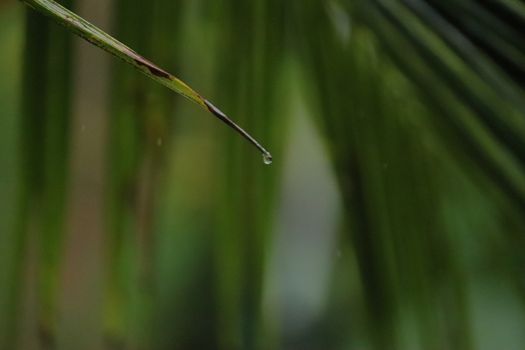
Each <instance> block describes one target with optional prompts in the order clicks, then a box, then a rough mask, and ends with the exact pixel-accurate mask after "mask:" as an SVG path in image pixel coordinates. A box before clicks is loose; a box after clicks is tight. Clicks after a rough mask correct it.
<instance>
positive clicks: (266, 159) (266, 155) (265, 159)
mask: <svg viewBox="0 0 525 350" xmlns="http://www.w3.org/2000/svg"><path fill="white" fill-rule="evenodd" d="M272 161H273V160H272V155H271V154H270V153H263V162H264V164H266V165H270V164H272Z"/></svg>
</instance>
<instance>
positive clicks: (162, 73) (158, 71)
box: [135, 58, 171, 79]
mask: <svg viewBox="0 0 525 350" xmlns="http://www.w3.org/2000/svg"><path fill="white" fill-rule="evenodd" d="M135 62H136V63H137V64H138V65H139V66H142V67H146V68H147V69H148V70H149V71H150V73H151V74H153V75H155V76H157V77H159V78H165V79H170V77H171V75H170V74H169V73H168V72H166V71H165V70H162V69H160V68H159V67H157V66H156V65H154V64H153V63H151V62H149V61H147V60H145V59H143V58H135Z"/></svg>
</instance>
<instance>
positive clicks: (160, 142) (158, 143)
mask: <svg viewBox="0 0 525 350" xmlns="http://www.w3.org/2000/svg"><path fill="white" fill-rule="evenodd" d="M157 146H159V147H161V146H162V139H161V138H160V137H159V138H158V139H157Z"/></svg>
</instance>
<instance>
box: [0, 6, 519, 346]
mask: <svg viewBox="0 0 525 350" xmlns="http://www.w3.org/2000/svg"><path fill="white" fill-rule="evenodd" d="M66 5H68V7H70V6H71V4H69V3H68V4H66ZM112 8H113V13H114V15H113V17H112V18H113V22H112V27H111V30H109V32H111V33H112V34H114V35H115V37H117V38H118V39H119V40H121V41H122V42H124V43H126V44H127V45H129V46H130V47H132V48H133V49H135V50H136V51H137V52H140V53H141V54H144V56H146V57H150V58H152V61H153V62H155V64H158V65H159V66H160V67H165V68H166V70H167V71H169V72H172V73H174V74H176V75H177V76H184V78H185V80H187V81H188V82H191V85H192V86H195V87H198V90H199V91H203V92H204V93H205V95H206V96H210V98H211V99H212V100H213V101H217V103H218V105H220V106H221V109H223V110H224V111H225V112H227V114H228V115H231V116H232V117H234V119H235V120H236V121H238V122H239V124H240V125H242V126H243V127H245V128H246V129H247V130H249V131H250V132H251V133H253V135H255V136H256V137H257V139H261V140H264V141H265V143H267V146H268V148H269V149H271V150H272V152H273V155H274V164H273V165H272V166H271V167H267V166H264V165H263V164H262V161H261V159H260V157H259V156H258V155H257V154H254V152H253V149H252V148H251V147H249V146H247V145H246V143H245V142H244V140H242V139H240V138H238V137H236V136H235V135H233V133H230V132H228V131H227V129H226V128H224V127H223V126H222V125H220V124H219V123H217V121H216V120H212V119H211V118H209V117H208V116H207V115H206V113H205V112H204V111H200V110H197V109H195V108H194V106H191V105H189V104H188V103H186V102H185V101H183V100H182V99H180V98H177V97H175V96H174V94H173V93H172V92H170V91H169V90H167V89H165V88H164V87H162V86H160V85H158V84H156V83H155V82H153V81H150V80H148V79H145V78H144V77H143V76H141V75H139V74H137V72H136V71H134V70H132V69H129V67H128V66H126V65H125V64H123V63H122V62H119V61H116V60H113V61H112V63H111V67H112V68H111V76H110V78H111V82H110V87H111V89H110V96H109V99H110V106H109V108H108V109H109V113H108V116H110V119H109V120H108V121H107V122H108V125H109V133H108V136H107V138H104V139H94V140H93V143H94V144H95V143H104V145H107V147H106V148H107V150H108V153H109V154H108V157H107V162H106V163H105V164H104V167H103V171H104V174H105V176H103V179H102V180H101V182H102V183H101V184H99V185H100V188H103V189H104V191H103V192H102V193H104V194H105V197H104V198H99V201H98V202H100V203H104V202H107V210H104V209H100V208H98V209H97V208H92V209H93V210H94V212H100V211H101V210H104V212H103V213H102V215H103V216H104V217H105V219H106V221H105V222H104V223H103V227H104V229H103V230H101V231H104V232H103V233H104V235H103V236H102V237H104V238H106V240H105V242H103V243H102V245H103V247H104V248H103V251H102V252H100V256H98V255H97V256H98V257H94V258H93V260H94V261H92V262H89V261H88V262H87V263H86V264H87V265H88V266H91V265H90V264H93V265H96V264H97V263H99V264H103V265H104V268H103V270H104V271H103V272H102V273H103V274H104V276H103V280H104V281H105V282H106V283H105V284H104V285H102V286H98V285H96V286H92V288H93V290H94V291H98V289H100V291H99V292H100V295H103V296H104V300H103V301H101V302H100V304H101V305H103V308H102V310H98V309H97V310H92V311H91V312H89V311H90V310H87V311H86V309H87V308H88V306H86V305H89V304H84V301H83V300H78V301H76V302H75V303H74V305H75V307H78V310H77V311H78V314H79V315H95V316H93V317H98V316H97V315H103V317H102V319H100V320H98V319H96V318H95V319H93V320H91V319H89V320H88V321H86V322H92V323H93V324H97V322H98V323H99V324H100V327H99V328H100V333H101V334H102V337H103V339H102V342H103V344H104V345H103V346H105V347H106V348H110V349H113V348H115V349H128V348H129V349H192V348H195V349H273V348H283V349H378V350H383V349H400V350H405V349H425V350H427V349H430V350H432V349H436V350H441V349H466V350H470V349H472V350H473V349H491V348H495V347H498V346H499V347H501V348H505V349H519V348H522V347H523V344H525V343H524V341H523V339H522V337H521V335H520V334H523V329H522V328H523V322H522V321H523V319H524V318H523V315H524V311H525V310H523V300H524V299H523V297H524V296H525V285H524V283H523V278H522V277H523V276H522V274H523V266H524V263H525V259H524V258H523V252H522V249H521V247H522V246H523V243H525V242H524V240H525V238H524V236H523V232H524V227H525V222H524V221H525V219H524V216H523V210H524V209H525V162H524V160H525V141H524V140H525V98H524V84H525V41H524V39H523V35H522V32H523V29H522V28H524V24H525V23H524V22H525V6H524V5H523V4H522V3H521V2H520V1H517V0H505V1H499V2H493V1H473V0H462V1H455V2H452V1H437V0H426V1H423V0H395V1H388V0H372V1H365V0H353V1H352V0H339V1H337V0H333V1H328V0H326V1H325V0H302V1H280V0H250V1H234V0H219V1H213V2H209V1H203V0H199V1H197V0H195V1H172V0H155V1H150V2H147V1H139V0H116V1H115V2H114V3H113V5H112ZM1 11H4V10H3V9H2V8H0V14H1V13H2V12H1ZM6 11H7V10H6ZM27 16H28V20H27V24H26V32H25V36H26V45H25V48H24V51H23V53H21V55H22V54H23V57H24V64H23V72H24V79H23V89H22V92H21V98H22V99H23V103H22V104H21V106H22V111H21V112H20V113H19V115H18V119H19V121H18V124H19V125H20V127H19V131H18V132H17V135H18V138H19V139H20V142H21V143H20V146H19V147H17V148H16V150H17V152H16V157H18V159H20V163H21V166H20V172H19V174H18V182H19V185H20V191H19V193H18V194H17V196H18V197H19V198H18V201H19V202H17V203H13V205H14V206H15V207H16V211H17V215H16V218H17V223H18V225H17V227H16V229H14V230H11V231H13V232H11V231H10V232H9V233H8V234H4V233H3V232H2V233H1V234H2V235H1V236H0V238H1V242H5V243H6V244H7V245H8V246H9V247H12V249H13V252H12V253H10V254H12V258H9V257H5V258H2V259H4V260H0V261H1V262H3V261H6V262H7V263H8V264H9V268H8V269H6V271H7V272H5V273H4V272H3V271H2V274H1V275H0V278H1V281H4V280H5V281H9V284H8V285H6V286H4V285H0V312H2V313H3V312H5V315H0V320H1V322H2V323H0V342H1V343H0V348H2V349H3V348H4V347H5V348H10V349H11V348H13V349H14V348H16V347H17V346H18V347H20V348H24V346H26V347H29V346H30V345H31V344H34V343H35V341H36V343H37V344H40V346H41V347H43V348H46V347H48V348H54V347H53V344H59V346H58V347H60V344H62V347H64V346H63V344H67V343H64V342H63V339H62V340H61V339H55V338H56V337H58V338H60V337H62V338H67V337H68V335H67V334H65V335H64V334H63V332H64V331H63V329H69V328H67V327H64V325H63V324H60V323H57V319H58V320H59V319H60V315H58V313H60V312H63V310H62V311H61V310H60V309H59V308H57V304H60V303H65V302H64V299H63V297H61V292H63V291H61V290H59V289H60V288H59V286H60V285H61V284H60V282H67V281H59V280H60V279H65V278H64V277H63V276H61V275H60V274H59V273H58V270H59V268H62V267H63V264H64V263H65V261H68V260H66V258H64V256H71V255H73V256H74V255H75V251H68V249H73V248H71V246H65V245H64V244H63V241H64V222H65V220H66V218H67V215H66V214H65V212H66V209H67V206H66V205H65V203H67V202H65V198H67V195H68V194H69V193H70V192H71V191H74V189H73V188H72V187H73V186H72V185H71V184H70V180H68V178H69V176H70V175H71V174H68V173H67V171H66V170H67V169H69V164H70V162H71V161H75V160H71V161H70V160H69V154H70V152H71V146H70V145H71V143H70V142H69V140H70V138H71V137H72V136H71V135H74V133H72V132H71V131H70V127H69V124H70V123H71V120H72V118H73V113H72V112H71V108H70V106H71V94H72V91H74V89H78V86H72V83H71V71H72V63H73V62H75V61H74V59H73V58H74V57H75V56H74V55H75V52H74V51H73V50H72V48H71V47H70V43H69V41H70V35H69V34H67V33H66V32H65V31H64V30H63V28H61V27H58V26H56V25H54V24H50V23H49V21H48V20H47V19H44V18H43V17H41V16H39V15H35V14H33V13H28V15H27ZM2 20H3V18H2V17H0V21H2ZM93 20H94V22H95V23H96V20H97V19H96V18H94V19H93ZM106 29H107V28H106ZM0 34H1V33H0ZM1 38H2V36H1V35H0V39H1ZM0 45H2V42H1V41H0ZM21 57H22V56H21ZM94 71H97V70H96V69H95V70H94ZM292 79H295V80H294V81H290V80H292ZM14 83H15V78H13V84H14ZM5 84H7V83H3V82H1V81H0V91H3V90H1V89H2V88H4V85H5ZM290 87H293V88H296V89H298V90H300V91H289V89H290ZM296 95H301V96H306V97H305V98H304V99H303V100H302V101H301V103H303V104H304V106H301V107H304V111H298V110H296V109H297V108H296V107H294V105H293V103H294V102H293V101H292V100H293V98H294V97H293V96H296ZM0 98H1V97H0ZM1 108H2V106H0V110H1ZM6 108H7V107H6ZM305 111H306V112H305ZM294 113H297V114H301V115H303V114H307V116H312V117H313V118H314V122H315V123H314V124H315V126H316V127H317V130H318V131H319V133H320V135H321V137H322V141H323V142H324V144H325V145H326V148H327V154H328V155H327V156H328V157H330V161H331V164H332V170H333V173H334V176H335V178H336V179H337V184H338V186H339V191H340V197H341V202H342V203H341V208H342V209H341V210H342V213H343V214H342V217H341V227H340V233H339V243H338V246H337V249H338V251H339V252H340V253H338V254H340V255H341V256H342V257H334V262H333V263H332V264H331V275H330V278H329V279H328V278H327V280H328V282H326V281H324V282H323V283H328V284H329V286H330V287H329V288H328V289H329V292H328V293H327V295H326V296H324V297H323V298H324V299H323V300H324V303H325V305H324V307H323V308H322V311H321V312H320V313H319V314H317V315H315V317H314V318H312V319H311V320H308V321H309V322H308V323H307V324H308V327H306V328H305V329H292V330H290V325H289V324H287V323H286V320H284V319H280V318H279V317H281V316H282V315H281V314H278V315H274V314H272V313H271V312H272V311H271V310H270V311H269V310H268V309H265V306H266V304H265V301H266V299H268V298H269V296H268V291H267V287H268V284H269V280H270V278H269V277H268V274H269V273H271V271H269V270H270V269H269V267H268V266H271V264H270V263H271V258H272V254H271V252H270V251H269V248H270V247H272V245H273V244H274V242H275V241H277V242H278V237H274V236H273V235H274V233H275V232H277V231H278V230H276V229H275V227H274V226H275V224H274V221H275V220H274V216H275V215H276V213H277V212H278V211H279V210H280V209H281V208H280V203H278V198H279V196H277V195H276V193H277V192H278V190H280V189H281V187H280V183H281V179H282V176H281V172H282V171H283V170H286V169H287V168H288V167H289V166H290V165H289V164H286V163H285V162H284V159H286V154H285V151H284V150H285V149H286V147H285V146H286V145H287V143H288V142H289V139H290V138H291V137H289V136H290V135H293V133H292V132H291V131H290V130H288V128H289V122H290V120H291V119H292V118H291V117H290V115H291V114H294ZM13 119H14V118H13ZM6 130H7V129H6ZM2 132H3V131H2V130H0V135H3V134H2ZM4 133H5V134H7V132H4ZM2 137H3V136H2ZM0 155H1V154H0ZM5 159H7V158H6V157H4V156H2V158H0V161H1V162H2V163H5V164H8V161H6V160H5ZM76 161H77V162H83V161H84V160H83V159H77V160H76ZM86 161H89V159H87V160H86ZM1 166H3V164H2V165H1ZM304 169H307V167H305V168H304ZM296 173H297V172H296ZM1 175H2V176H6V175H3V173H2V174H1ZM8 178H9V177H7V176H6V179H8ZM3 179H4V178H2V180H3ZM11 181H13V180H12V178H11ZM297 181H298V182H299V181H300V179H297ZM2 188H4V187H2ZM100 188H99V190H100ZM282 192H283V193H280V195H281V196H292V195H293V194H290V193H288V192H286V188H285V189H284V190H283V191H282ZM320 197H321V196H320ZM293 198H295V197H293ZM13 200H14V199H13V195H11V197H9V196H7V197H6V198H5V199H3V198H2V199H0V207H1V208H5V207H6V204H4V202H5V203H9V202H10V201H13ZM292 200H293V199H292ZM310 204H311V203H302V205H303V206H305V207H306V206H307V205H310ZM314 204H315V205H317V206H318V207H322V206H323V205H324V204H323V203H314ZM97 210H98V211H97ZM305 212H307V211H306V210H305ZM286 215H288V216H286ZM294 215H295V216H297V217H294ZM302 215H304V214H303V213H302V212H299V213H284V214H283V213H279V215H277V216H279V217H280V216H286V218H287V219H288V220H302V219H303V217H302ZM3 216H5V214H3V213H0V217H1V218H2V219H3V218H4V217H3ZM80 224H81V223H80ZM77 225H79V223H77ZM11 226H12V225H11ZM0 227H10V226H9V225H8V224H5V225H4V224H3V223H2V225H1V226H0ZM76 227H78V226H76ZM284 230H286V227H285V229H284ZM68 234H71V232H69V233H68ZM99 234H100V232H93V235H94V236H93V237H100V235H99ZM325 234H326V235H327V236H328V235H329V234H330V233H328V232H326V233H325ZM90 237H91V236H87V235H86V236H85V237H83V238H84V242H89V240H90ZM304 239H305V240H309V239H311V237H308V236H306V235H305V237H304ZM1 249H2V250H1V251H2V252H4V250H5V249H4V248H1ZM76 249H79V248H78V247H77V248H76ZM101 256H104V259H102V258H101ZM97 259H98V260H97ZM303 259H304V260H303V263H305V264H307V263H308V260H309V257H303ZM101 260H103V263H100V261H101ZM286 262H287V263H289V264H291V265H293V264H297V261H294V260H293V257H290V259H289V260H286ZM278 268H280V269H283V270H284V269H287V268H288V266H279V267H278ZM71 271H76V270H75V267H72V268H71ZM79 271H82V270H81V269H80V268H79ZM312 276H314V274H312ZM88 277H89V276H86V278H88ZM312 278H314V277H312ZM287 282H288V281H287ZM319 283H321V282H319ZM65 285H66V286H67V284H65ZM97 288H98V289H97ZM93 299H97V297H96V296H93ZM284 300H286V299H284ZM281 302H283V303H285V301H281ZM86 303H87V301H86ZM278 305H279V306H281V304H278ZM282 306H283V310H278V311H279V312H280V313H284V312H286V311H287V310H288V309H287V308H286V306H287V305H282ZM32 308H36V309H35V310H36V311H31V310H32ZM67 310H69V312H70V313H71V315H73V316H74V315H75V310H76V309H74V308H72V309H67ZM71 315H70V318H71ZM286 316H288V315H284V318H286ZM90 317H91V316H90ZM83 321H84V320H74V322H73V323H75V324H74V325H67V326H68V327H73V328H72V329H74V326H78V325H82V324H84V323H83ZM298 324H300V322H298ZM291 328H293V325H292V327H291ZM61 330H62V333H61ZM85 332H86V333H85V334H86V337H88V336H89V337H91V336H97V335H98V333H97V331H93V330H92V329H86V330H85ZM80 333H82V332H80ZM80 333H79V334H80ZM75 334H76V333H75ZM17 338H19V339H18V343H15V341H17ZM35 339H36V340H35ZM70 341H71V340H70ZM15 344H16V345H15ZM78 344H84V345H85V344H90V343H89V341H85V340H78ZM101 346H102V345H101Z"/></svg>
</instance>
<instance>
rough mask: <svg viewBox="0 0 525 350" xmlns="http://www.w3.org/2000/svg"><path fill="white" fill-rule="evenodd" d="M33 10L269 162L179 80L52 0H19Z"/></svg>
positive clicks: (268, 158)
mask: <svg viewBox="0 0 525 350" xmlns="http://www.w3.org/2000/svg"><path fill="white" fill-rule="evenodd" d="M21 1H23V2H24V3H26V4H27V5H29V6H30V7H32V8H34V9H35V10H37V11H39V12H41V13H43V14H44V15H47V16H49V17H51V18H53V19H54V20H55V21H56V22H58V23H59V24H61V25H63V26H65V27H66V28H68V29H69V30H70V31H72V32H73V33H75V34H76V35H78V36H80V37H81V38H83V39H85V40H87V41H88V42H90V43H91V44H93V45H95V46H98V47H99V48H101V49H103V50H104V51H107V52H109V53H111V54H112V55H114V56H116V57H118V58H120V59H121V60H123V61H124V62H126V63H128V64H130V65H132V66H133V67H135V68H136V69H138V70H139V71H141V72H142V73H144V74H145V75H147V76H148V77H150V78H151V79H153V80H155V81H156V82H158V83H160V84H162V85H164V86H166V87H167V88H168V89H171V90H173V91H175V92H176V93H178V94H180V95H182V96H184V97H186V98H187V99H188V100H190V101H192V102H195V103H196V104H198V105H199V106H201V107H202V108H203V109H205V110H206V111H208V112H210V113H212V114H213V115H214V116H215V117H217V118H218V119H219V120H221V121H222V122H224V123H225V124H226V125H228V126H229V127H230V128H232V129H233V130H235V131H236V132H237V133H239V134H240V135H241V136H242V137H244V138H245V139H246V140H248V141H249V142H250V143H252V144H253V145H254V146H255V147H257V148H258V149H259V150H260V151H261V153H262V154H263V160H264V162H265V163H266V164H269V163H270V162H271V159H272V156H271V154H270V153H269V152H268V151H267V150H266V149H265V148H264V147H263V146H262V145H261V144H260V143H259V142H258V141H257V140H255V139H254V138H253V137H252V136H251V135H250V134H248V133H247V132H246V131H244V130H243V129H242V128H241V127H240V126H238V125H237V124H235V122H233V121H232V120H231V119H230V118H228V116H226V114H224V113H223V112H222V111H220V110H219V109H218V108H217V107H215V106H214V105H213V104H212V103H211V102H210V101H208V100H207V99H205V98H204V97H202V96H201V95H200V94H199V93H197V92H196V91H195V90H193V89H192V88H191V87H190V86H188V85H187V84H186V83H184V82H183V81H182V80H180V79H178V78H177V77H175V76H173V75H172V74H170V73H168V72H166V71H165V70H164V69H162V68H160V67H158V66H157V65H155V64H154V63H152V62H151V61H149V60H147V59H146V58H144V57H142V56H141V55H139V54H138V53H136V52H135V51H134V50H132V49H131V48H129V47H127V46H126V45H124V44H123V43H121V42H120V41H118V40H117V39H115V38H113V37H112V36H111V35H109V34H107V33H106V32H104V31H103V30H101V29H99V28H97V27H96V26H94V25H93V24H91V23H89V22H88V21H86V20H85V19H83V18H82V17H80V16H78V15H76V14H75V13H73V12H71V11H69V10H68V9H66V8H65V7H63V6H61V5H60V4H58V3H56V2H55V1H52V0H21Z"/></svg>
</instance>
